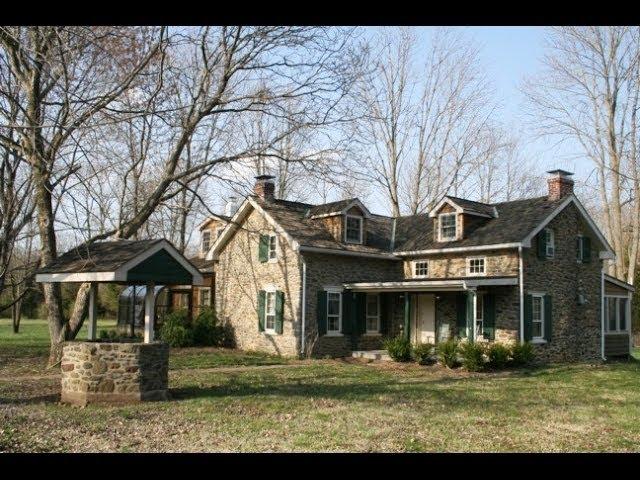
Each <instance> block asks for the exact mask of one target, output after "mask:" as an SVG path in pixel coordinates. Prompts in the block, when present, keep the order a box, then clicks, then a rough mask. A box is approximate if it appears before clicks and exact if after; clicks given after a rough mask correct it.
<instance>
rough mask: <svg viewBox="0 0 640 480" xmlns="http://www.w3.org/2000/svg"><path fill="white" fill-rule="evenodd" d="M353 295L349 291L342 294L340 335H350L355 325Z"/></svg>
mask: <svg viewBox="0 0 640 480" xmlns="http://www.w3.org/2000/svg"><path fill="white" fill-rule="evenodd" d="M354 296H355V294H354V293H353V292H352V291H351V290H346V291H344V292H342V333H344V334H351V333H352V332H353V331H354V323H355V318H354V317H355V303H356V302H355V298H354Z"/></svg>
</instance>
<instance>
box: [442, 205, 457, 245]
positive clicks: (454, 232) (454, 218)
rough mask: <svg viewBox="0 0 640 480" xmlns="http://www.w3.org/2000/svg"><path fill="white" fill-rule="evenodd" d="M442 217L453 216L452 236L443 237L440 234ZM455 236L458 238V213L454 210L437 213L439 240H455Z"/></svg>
mask: <svg viewBox="0 0 640 480" xmlns="http://www.w3.org/2000/svg"><path fill="white" fill-rule="evenodd" d="M443 217H453V226H454V230H453V236H452V237H444V236H443V235H442V218H443ZM456 238H458V214H457V213H455V212H449V213H440V214H439V215H438V240H439V241H441V242H448V241H451V240H455V239H456Z"/></svg>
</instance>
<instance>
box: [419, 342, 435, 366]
mask: <svg viewBox="0 0 640 480" xmlns="http://www.w3.org/2000/svg"><path fill="white" fill-rule="evenodd" d="M435 350H436V346H435V345H434V344H433V343H419V344H418V345H416V346H415V347H413V359H414V360H415V361H416V362H418V363H419V364H420V365H432V364H434V363H435V362H436V356H435V354H436V352H435Z"/></svg>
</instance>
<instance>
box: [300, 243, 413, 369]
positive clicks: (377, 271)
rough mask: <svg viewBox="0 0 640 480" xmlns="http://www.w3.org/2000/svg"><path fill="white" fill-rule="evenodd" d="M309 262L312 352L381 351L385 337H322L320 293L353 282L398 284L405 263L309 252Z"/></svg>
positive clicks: (308, 331) (309, 339)
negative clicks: (317, 305) (318, 303)
mask: <svg viewBox="0 0 640 480" xmlns="http://www.w3.org/2000/svg"><path fill="white" fill-rule="evenodd" d="M304 258H305V261H306V262H307V300H306V303H307V305H306V314H307V323H306V331H305V337H306V339H307V346H308V349H309V350H311V353H312V355H313V356H316V357H324V356H331V357H342V356H346V355H350V354H351V351H352V350H359V349H361V350H364V349H367V350H370V349H378V348H381V346H382V337H380V336H367V335H361V336H360V335H357V336H353V337H352V336H351V335H338V336H329V335H324V336H321V337H318V327H317V313H316V304H317V302H318V291H319V290H324V288H325V287H330V286H335V287H340V286H341V285H342V284H343V283H350V282H376V281H397V280H401V279H402V262H400V261H398V260H381V259H375V258H362V257H351V256H347V255H326V254H315V253H305V254H304Z"/></svg>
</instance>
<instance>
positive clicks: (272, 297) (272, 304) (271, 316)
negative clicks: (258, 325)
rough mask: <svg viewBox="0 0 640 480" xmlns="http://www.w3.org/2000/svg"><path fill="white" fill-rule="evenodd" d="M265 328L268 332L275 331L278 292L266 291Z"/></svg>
mask: <svg viewBox="0 0 640 480" xmlns="http://www.w3.org/2000/svg"><path fill="white" fill-rule="evenodd" d="M264 329H265V331H268V332H274V331H275V329H276V292H275V291H268V292H266V300H265V308H264Z"/></svg>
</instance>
